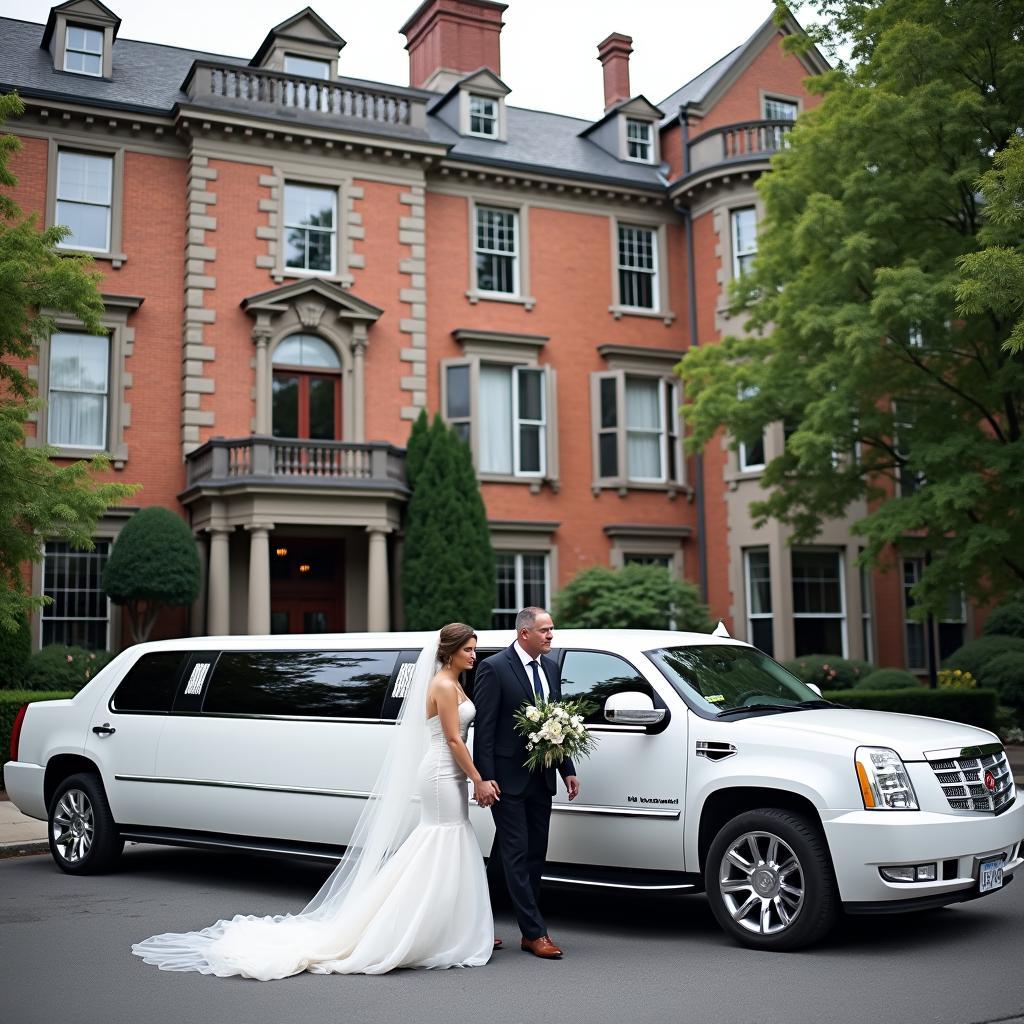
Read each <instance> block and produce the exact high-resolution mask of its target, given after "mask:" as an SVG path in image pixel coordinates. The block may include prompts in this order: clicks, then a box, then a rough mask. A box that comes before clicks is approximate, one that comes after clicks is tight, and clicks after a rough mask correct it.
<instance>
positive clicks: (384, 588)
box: [366, 526, 391, 633]
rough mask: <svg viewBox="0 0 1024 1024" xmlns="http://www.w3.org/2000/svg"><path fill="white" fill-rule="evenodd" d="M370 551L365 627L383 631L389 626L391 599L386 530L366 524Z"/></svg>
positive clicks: (373, 630)
mask: <svg viewBox="0 0 1024 1024" xmlns="http://www.w3.org/2000/svg"><path fill="white" fill-rule="evenodd" d="M366 532H367V533H368V534H369V535H370V553H369V559H368V565H367V580H368V582H367V588H366V628H367V630H368V631H369V632H371V633H384V632H387V630H389V629H390V628H391V626H390V616H389V614H388V605H389V603H390V600H391V594H390V587H389V584H388V531H386V530H382V529H381V528H380V527H375V526H368V527H367V528H366Z"/></svg>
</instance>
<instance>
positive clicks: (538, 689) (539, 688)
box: [530, 661, 544, 700]
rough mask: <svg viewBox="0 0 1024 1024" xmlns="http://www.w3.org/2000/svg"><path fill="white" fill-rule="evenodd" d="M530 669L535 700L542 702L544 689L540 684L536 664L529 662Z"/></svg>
mask: <svg viewBox="0 0 1024 1024" xmlns="http://www.w3.org/2000/svg"><path fill="white" fill-rule="evenodd" d="M530 668H532V669H533V692H534V693H535V694H536V695H537V700H543V699H544V687H543V686H541V684H540V672H539V671H538V669H537V662H535V661H531V662H530Z"/></svg>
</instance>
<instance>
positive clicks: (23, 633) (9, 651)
mask: <svg viewBox="0 0 1024 1024" xmlns="http://www.w3.org/2000/svg"><path fill="white" fill-rule="evenodd" d="M31 654H32V636H31V634H30V633H29V628H28V620H27V619H21V620H19V624H18V628H17V629H16V630H15V631H14V632H13V633H9V632H8V631H7V630H6V629H4V628H3V627H2V626H0V689H3V690H18V689H21V685H22V681H23V680H24V678H25V673H26V672H27V671H28V659H29V657H30V655H31Z"/></svg>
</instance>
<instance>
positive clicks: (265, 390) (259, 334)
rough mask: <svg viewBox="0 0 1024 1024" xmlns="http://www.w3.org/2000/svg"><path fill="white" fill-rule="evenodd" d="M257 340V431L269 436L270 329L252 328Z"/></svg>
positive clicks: (253, 338)
mask: <svg viewBox="0 0 1024 1024" xmlns="http://www.w3.org/2000/svg"><path fill="white" fill-rule="evenodd" d="M252 340H253V341H254V342H256V433H257V434H259V435H261V436H263V437H267V436H269V434H270V432H271V429H272V424H271V409H270V347H269V346H270V331H269V329H267V328H266V327H262V326H256V327H254V328H253V330H252Z"/></svg>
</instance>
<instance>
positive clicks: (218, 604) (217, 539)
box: [207, 526, 232, 636]
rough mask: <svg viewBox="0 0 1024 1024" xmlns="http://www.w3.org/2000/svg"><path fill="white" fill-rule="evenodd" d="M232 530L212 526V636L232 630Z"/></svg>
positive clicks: (210, 589)
mask: <svg viewBox="0 0 1024 1024" xmlns="http://www.w3.org/2000/svg"><path fill="white" fill-rule="evenodd" d="M231 532H232V531H231V530H230V529H229V528H227V527H224V526H214V527H211V528H210V531H209V533H210V586H209V591H208V593H209V611H208V616H207V619H208V630H209V633H210V635H211V636H227V635H228V633H229V632H230V631H231V564H230V559H229V547H228V545H229V542H230V538H231Z"/></svg>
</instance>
